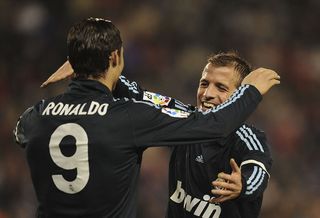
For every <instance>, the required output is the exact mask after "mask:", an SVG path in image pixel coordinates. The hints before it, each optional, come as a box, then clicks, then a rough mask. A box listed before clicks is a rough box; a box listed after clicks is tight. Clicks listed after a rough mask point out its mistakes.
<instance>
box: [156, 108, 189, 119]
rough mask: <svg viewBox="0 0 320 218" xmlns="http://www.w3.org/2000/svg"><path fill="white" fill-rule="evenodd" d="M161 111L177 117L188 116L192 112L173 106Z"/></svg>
mask: <svg viewBox="0 0 320 218" xmlns="http://www.w3.org/2000/svg"><path fill="white" fill-rule="evenodd" d="M161 112H162V113H164V114H168V115H169V116H170V117H176V118H187V117H188V116H189V115H190V113H188V112H185V111H181V110H178V109H173V108H162V109H161Z"/></svg>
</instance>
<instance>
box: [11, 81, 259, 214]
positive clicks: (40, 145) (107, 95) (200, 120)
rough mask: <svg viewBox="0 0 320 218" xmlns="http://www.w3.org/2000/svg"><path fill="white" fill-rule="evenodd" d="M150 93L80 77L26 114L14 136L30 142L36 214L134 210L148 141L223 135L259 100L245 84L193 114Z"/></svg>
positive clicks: (158, 142) (177, 142)
mask: <svg viewBox="0 0 320 218" xmlns="http://www.w3.org/2000/svg"><path fill="white" fill-rule="evenodd" d="M127 87H129V89H130V88H132V87H133V89H134V86H132V84H129V85H128V86H127ZM131 91H132V90H131ZM148 94H150V93H144V97H145V99H146V100H143V99H142V100H139V99H138V100H137V99H134V98H132V99H128V98H122V99H116V98H114V97H113V95H112V94H111V92H110V91H109V90H108V89H107V88H106V87H105V86H104V85H102V84H101V83H99V82H97V81H93V80H74V81H72V82H71V84H70V85H69V88H68V90H67V91H66V92H65V93H64V94H62V95H59V96H56V97H53V98H50V99H47V100H42V101H40V102H39V103H38V104H36V105H34V106H33V107H31V108H29V109H28V110H26V111H25V112H24V113H23V115H22V116H21V117H20V119H19V120H18V123H17V126H16V128H15V130H14V135H15V139H16V141H17V142H18V143H19V144H21V145H22V146H23V147H25V149H26V154H27V160H28V164H29V167H30V171H31V177H32V181H33V185H34V188H35V191H36V195H37V199H38V201H39V207H38V217H47V218H51V217H55V218H56V217H59V218H63V217H86V218H87V217H135V214H136V191H137V189H136V187H137V180H138V179H137V178H138V174H139V170H140V164H141V155H142V152H143V150H144V149H145V148H147V147H148V146H171V145H182V146H183V145H185V144H187V143H205V142H214V141H217V140H220V139H222V138H223V137H225V136H227V135H228V134H230V133H231V132H232V131H233V130H234V129H235V128H237V127H238V126H240V124H241V123H242V122H243V121H244V120H245V119H246V117H247V116H248V115H249V114H250V113H251V112H252V111H253V110H254V109H255V107H256V106H257V104H258V103H259V101H260V100H261V95H260V93H259V92H258V91H257V89H256V88H254V87H252V86H249V85H246V86H242V87H241V88H240V89H238V90H237V92H236V93H235V94H234V95H233V97H232V98H231V99H230V101H228V102H227V103H226V104H224V105H221V107H219V108H217V109H215V110H211V111H208V112H206V113H201V112H197V111H195V112H194V113H189V112H186V111H183V110H178V109H170V108H161V107H160V106H159V105H162V104H169V103H170V102H173V101H174V100H173V99H160V102H159V104H154V103H153V101H154V98H153V97H154V96H152V99H148V97H150V96H148ZM151 95H152V94H151ZM177 102H178V101H177ZM174 104H176V103H174Z"/></svg>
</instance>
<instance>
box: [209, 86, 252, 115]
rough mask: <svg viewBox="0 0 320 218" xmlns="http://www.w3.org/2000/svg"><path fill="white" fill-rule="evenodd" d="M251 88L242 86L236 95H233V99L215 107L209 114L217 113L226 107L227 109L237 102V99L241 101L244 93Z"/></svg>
mask: <svg viewBox="0 0 320 218" xmlns="http://www.w3.org/2000/svg"><path fill="white" fill-rule="evenodd" d="M248 88H249V85H242V86H240V87H239V88H238V89H237V90H236V91H235V93H233V94H232V95H231V97H230V98H229V99H228V100H227V101H225V102H224V103H222V104H220V105H218V106H217V107H215V108H214V109H212V110H209V111H208V112H217V111H219V110H221V109H223V108H225V107H227V106H228V105H230V104H232V103H233V102H235V101H236V100H237V99H239V98H240V97H241V96H242V95H243V94H244V91H245V90H246V89H248Z"/></svg>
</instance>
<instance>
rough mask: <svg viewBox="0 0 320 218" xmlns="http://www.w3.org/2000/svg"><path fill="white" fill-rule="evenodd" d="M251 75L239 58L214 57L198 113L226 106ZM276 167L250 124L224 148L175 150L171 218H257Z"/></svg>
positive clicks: (206, 71)
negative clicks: (272, 169) (228, 100)
mask: <svg viewBox="0 0 320 218" xmlns="http://www.w3.org/2000/svg"><path fill="white" fill-rule="evenodd" d="M250 71H251V67H250V65H249V64H248V63H247V62H246V61H245V60H244V59H242V58H241V57H239V56H238V55H237V54H236V53H233V52H228V53H219V54H217V55H213V56H211V57H210V58H209V59H208V63H207V65H206V66H205V68H204V70H203V72H202V77H201V79H200V82H199V87H198V91H197V107H198V108H199V109H200V110H202V111H207V110H210V109H212V108H215V107H217V106H218V105H220V104H222V103H223V102H225V101H226V100H227V99H228V98H229V97H230V96H231V94H232V93H233V92H234V90H236V88H237V87H238V86H239V85H240V84H241V81H242V80H243V79H244V78H245V76H246V75H248V74H249V73H250ZM271 164H272V159H271V154H270V151H269V148H268V145H267V141H266V137H265V134H264V133H263V132H261V131H260V130H258V129H256V128H254V127H253V126H250V125H247V124H244V125H242V126H241V127H240V128H239V129H237V130H236V131H234V133H232V134H231V135H230V136H228V137H227V138H226V139H225V141H223V142H221V141H220V142H216V143H199V144H197V145H187V146H180V147H174V148H173V152H172V155H171V160H170V175H169V195H170V199H169V202H168V210H167V217H168V218H175V217H208V218H209V217H217V218H218V217H219V218H240V217H244V218H251V217H252V218H256V217H258V215H259V212H260V209H261V205H262V199H263V192H264V190H265V188H266V187H267V184H268V180H269V177H270V175H269V172H270V168H271ZM238 165H239V166H240V168H239V167H238ZM211 181H214V182H213V185H214V186H215V187H216V188H215V189H214V190H213V191H212V193H213V194H214V195H213V196H212V193H211V189H212V184H211ZM209 199H211V200H209Z"/></svg>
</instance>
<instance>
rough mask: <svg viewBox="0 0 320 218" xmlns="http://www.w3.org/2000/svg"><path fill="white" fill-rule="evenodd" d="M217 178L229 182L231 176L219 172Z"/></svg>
mask: <svg viewBox="0 0 320 218" xmlns="http://www.w3.org/2000/svg"><path fill="white" fill-rule="evenodd" d="M218 178H220V179H224V180H230V179H231V175H230V174H226V173H223V172H221V173H219V174H218Z"/></svg>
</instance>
